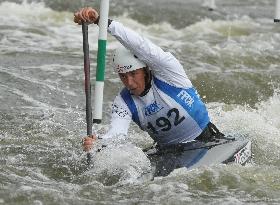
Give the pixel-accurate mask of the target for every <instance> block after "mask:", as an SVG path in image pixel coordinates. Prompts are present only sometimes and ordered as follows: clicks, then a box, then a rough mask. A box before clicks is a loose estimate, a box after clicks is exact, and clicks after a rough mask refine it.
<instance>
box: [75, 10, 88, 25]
mask: <svg viewBox="0 0 280 205" xmlns="http://www.w3.org/2000/svg"><path fill="white" fill-rule="evenodd" d="M77 17H78V19H79V20H80V21H84V22H86V19H85V18H84V16H83V10H81V11H80V12H78V14H77Z"/></svg>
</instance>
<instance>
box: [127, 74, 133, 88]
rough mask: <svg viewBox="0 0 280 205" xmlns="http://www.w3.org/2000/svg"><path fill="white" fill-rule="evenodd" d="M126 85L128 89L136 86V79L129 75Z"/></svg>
mask: <svg viewBox="0 0 280 205" xmlns="http://www.w3.org/2000/svg"><path fill="white" fill-rule="evenodd" d="M126 84H127V86H128V87H131V86H132V85H133V84H134V78H133V77H132V76H131V75H127V77H126Z"/></svg>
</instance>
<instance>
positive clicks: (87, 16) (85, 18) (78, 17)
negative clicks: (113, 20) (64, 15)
mask: <svg viewBox="0 0 280 205" xmlns="http://www.w3.org/2000/svg"><path fill="white" fill-rule="evenodd" d="M98 17H99V14H98V12H97V11H96V10H95V9H93V8H91V7H85V8H81V9H80V10H79V11H77V12H76V13H75V14H74V22H75V23H77V24H79V25H81V24H82V22H85V23H89V24H91V23H95V24H96V23H98Z"/></svg>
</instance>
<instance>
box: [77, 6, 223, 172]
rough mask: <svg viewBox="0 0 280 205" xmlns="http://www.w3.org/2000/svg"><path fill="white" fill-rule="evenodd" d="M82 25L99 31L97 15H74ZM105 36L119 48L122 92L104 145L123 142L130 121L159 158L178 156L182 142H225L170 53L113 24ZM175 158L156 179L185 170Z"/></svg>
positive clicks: (116, 61) (116, 62)
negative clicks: (153, 144) (152, 143)
mask: <svg viewBox="0 0 280 205" xmlns="http://www.w3.org/2000/svg"><path fill="white" fill-rule="evenodd" d="M82 21H84V22H87V23H88V24H92V23H93V24H96V25H98V21H99V14H98V12H97V11H96V10H95V9H93V8H91V7H86V8H82V9H80V10H79V11H78V12H76V13H75V14H74V22H75V23H78V24H81V23H82ZM108 32H109V33H110V34H111V35H112V36H114V37H115V38H116V39H117V40H118V41H119V42H120V46H119V47H118V48H117V49H116V50H115V52H114V55H113V59H112V60H113V67H114V70H115V72H117V73H118V75H119V77H120V79H121V81H122V83H123V85H124V88H123V89H122V90H121V92H120V93H119V94H118V95H117V96H116V97H115V100H114V102H113V104H112V116H111V124H110V129H109V131H108V132H107V133H106V134H105V135H103V136H101V138H102V139H108V138H112V137H115V136H126V135H127V133H128V129H129V126H130V123H131V121H132V120H133V121H134V122H135V123H136V124H137V125H138V126H139V127H140V128H141V129H142V130H144V131H146V132H148V133H149V135H150V136H151V137H152V139H153V140H154V141H155V142H156V144H157V146H156V147H157V149H158V150H159V151H161V153H164V151H165V150H169V149H170V148H172V149H174V148H175V150H177V151H178V149H176V147H178V148H179V147H182V144H184V143H185V142H189V141H193V140H198V141H202V142H207V141H211V140H212V139H213V138H215V137H218V138H219V137H222V136H223V134H222V133H220V132H219V130H218V129H217V128H216V126H215V125H213V124H212V123H211V122H210V119H209V115H208V111H207V108H206V106H205V104H204V103H203V102H202V100H201V98H200V97H199V95H198V92H197V90H196V89H195V87H194V86H193V85H192V83H191V81H190V80H189V78H188V76H187V75H186V72H185V70H184V68H183V66H182V65H181V63H180V62H179V61H178V60H177V59H176V58H175V57H174V56H173V55H172V54H171V53H170V52H166V51H164V50H163V49H161V48H160V47H158V46H157V45H155V44H154V43H152V42H151V41H150V40H148V39H146V38H145V37H143V36H141V35H139V34H138V33H136V32H135V31H133V30H131V29H129V28H126V27H125V26H124V25H123V24H121V23H119V22H117V21H115V20H109V21H108ZM96 140H97V137H96V136H88V137H85V138H84V140H83V147H84V150H85V151H89V150H90V149H91V148H92V145H93V144H94V142H95V141H96ZM180 150H181V149H180ZM181 151H182V150H181ZM174 156H175V158H176V160H171V161H172V162H171V164H170V162H168V163H169V165H168V167H164V166H165V165H160V166H162V167H164V168H165V170H167V171H165V172H164V173H162V172H161V171H160V168H158V170H159V171H158V172H159V173H156V175H167V174H168V173H170V172H171V171H172V170H173V169H174V168H178V167H183V166H185V165H184V162H183V161H184V159H180V156H182V157H186V156H184V155H178V154H175V155H174ZM174 156H173V157H174ZM161 159H162V160H163V161H166V158H162V157H161ZM162 160H161V162H159V164H162ZM162 167H161V168H162Z"/></svg>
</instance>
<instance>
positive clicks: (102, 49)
mask: <svg viewBox="0 0 280 205" xmlns="http://www.w3.org/2000/svg"><path fill="white" fill-rule="evenodd" d="M108 15H109V0H101V2H100V19H99V23H98V24H99V36H98V51H97V69H96V82H95V92H94V103H93V105H94V106H93V107H94V112H93V123H101V120H102V110H103V90H104V75H105V64H106V44H107V27H108Z"/></svg>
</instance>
